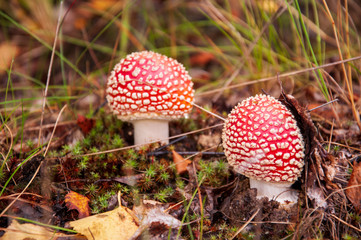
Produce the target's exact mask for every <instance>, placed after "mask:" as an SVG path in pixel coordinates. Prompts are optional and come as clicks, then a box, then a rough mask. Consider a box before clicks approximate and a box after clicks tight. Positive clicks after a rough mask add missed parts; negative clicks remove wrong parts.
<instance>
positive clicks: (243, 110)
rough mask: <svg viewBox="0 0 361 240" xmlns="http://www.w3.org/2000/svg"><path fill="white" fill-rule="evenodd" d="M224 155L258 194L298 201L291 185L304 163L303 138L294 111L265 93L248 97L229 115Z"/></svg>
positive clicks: (289, 201)
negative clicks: (246, 178) (245, 177)
mask: <svg viewBox="0 0 361 240" xmlns="http://www.w3.org/2000/svg"><path fill="white" fill-rule="evenodd" d="M222 140H223V148H224V151H225V155H226V157H227V159H228V161H229V163H230V165H232V166H233V168H234V170H235V171H236V172H238V173H241V174H243V175H245V176H247V177H249V180H250V187H251V188H256V189H257V196H258V197H259V198H261V197H268V198H269V199H276V200H277V201H279V202H281V203H295V202H296V201H297V199H298V194H297V192H296V191H295V190H292V189H291V188H290V186H291V185H292V184H293V183H294V182H295V181H296V180H297V178H298V177H299V176H300V174H301V171H302V169H303V165H304V161H303V158H304V141H303V137H302V135H301V132H300V129H299V127H298V126H297V122H296V120H295V118H294V117H293V115H292V113H291V112H290V111H289V110H288V109H287V108H286V107H285V106H284V105H283V104H282V103H281V102H280V101H278V100H276V99H275V98H273V97H271V96H267V95H264V94H261V95H256V96H254V97H249V98H247V99H245V100H244V101H242V102H241V103H239V104H238V105H237V106H236V107H235V108H234V109H233V110H232V111H231V113H230V114H229V115H228V118H227V120H226V121H225V124H224V128H223V133H222Z"/></svg>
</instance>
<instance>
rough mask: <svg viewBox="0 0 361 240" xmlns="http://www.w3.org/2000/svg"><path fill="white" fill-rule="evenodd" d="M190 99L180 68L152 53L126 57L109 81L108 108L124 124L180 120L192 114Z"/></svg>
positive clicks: (190, 84)
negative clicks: (149, 120)
mask: <svg viewBox="0 0 361 240" xmlns="http://www.w3.org/2000/svg"><path fill="white" fill-rule="evenodd" d="M193 97H194V90H193V82H192V81H191V77H190V76H189V75H188V72H187V71H186V70H185V68H184V67H183V65H182V64H180V63H179V62H177V61H176V60H174V59H172V58H168V57H166V56H164V55H161V54H159V53H154V52H151V51H143V52H135V53H132V54H129V55H128V56H126V58H124V59H122V60H120V62H119V63H118V64H117V65H115V67H114V70H113V71H112V72H111V74H110V76H109V78H108V84H107V100H108V104H109V106H110V108H111V110H112V111H113V112H114V113H115V114H116V115H117V116H118V118H119V119H121V120H123V121H130V120H139V119H165V120H171V119H174V118H179V117H181V116H183V115H185V114H187V113H188V112H189V111H190V110H191V108H192V103H193Z"/></svg>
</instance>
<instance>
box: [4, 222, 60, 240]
mask: <svg viewBox="0 0 361 240" xmlns="http://www.w3.org/2000/svg"><path fill="white" fill-rule="evenodd" d="M62 235H63V234H62ZM58 236H59V234H56V233H55V232H54V231H51V230H49V229H47V228H45V227H42V226H39V225H35V224H31V223H24V224H20V223H19V222H18V221H16V220H13V221H12V222H11V224H10V226H9V227H8V228H6V229H5V234H4V235H3V236H2V237H1V239H2V240H14V239H17V240H25V239H26V240H32V239H37V240H48V239H56V237H58Z"/></svg>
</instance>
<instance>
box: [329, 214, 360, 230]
mask: <svg viewBox="0 0 361 240" xmlns="http://www.w3.org/2000/svg"><path fill="white" fill-rule="evenodd" d="M330 216H331V217H333V218H335V219H337V220H338V221H340V222H342V223H343V224H345V225H347V226H349V227H350V228H352V229H355V230H356V231H358V232H361V229H359V228H357V227H355V226H353V225H351V224H349V223H347V222H345V221H344V220H342V219H341V218H338V217H337V216H335V215H333V214H330Z"/></svg>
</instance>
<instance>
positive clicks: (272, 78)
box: [195, 56, 361, 97]
mask: <svg viewBox="0 0 361 240" xmlns="http://www.w3.org/2000/svg"><path fill="white" fill-rule="evenodd" d="M359 59H361V56H357V57H353V58H349V59H344V60H340V61H335V62H332V63H327V64H324V65H320V66H318V67H309V68H304V69H301V70H296V71H292V72H288V73H283V74H277V75H276V76H272V77H265V78H260V79H256V80H251V81H248V82H244V83H238V84H234V85H229V86H228V87H226V88H224V87H223V88H218V89H214V90H209V91H206V92H202V93H197V94H196V95H195V96H196V97H200V96H204V95H210V94H214V93H218V92H222V91H224V90H228V89H233V88H239V87H244V86H248V85H253V84H256V83H261V82H267V81H270V80H276V79H278V78H284V77H290V76H295V75H298V74H302V73H307V72H310V71H314V70H317V69H321V68H326V67H330V66H335V65H338V64H342V63H346V62H352V61H355V60H359Z"/></svg>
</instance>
